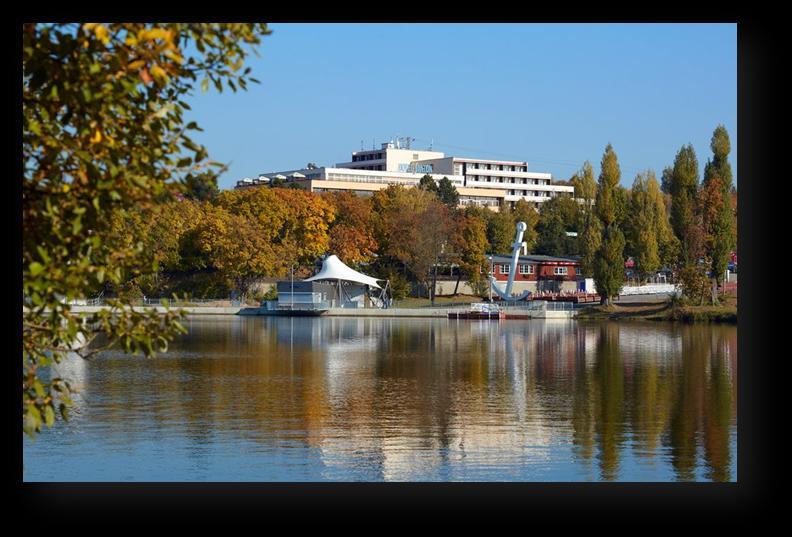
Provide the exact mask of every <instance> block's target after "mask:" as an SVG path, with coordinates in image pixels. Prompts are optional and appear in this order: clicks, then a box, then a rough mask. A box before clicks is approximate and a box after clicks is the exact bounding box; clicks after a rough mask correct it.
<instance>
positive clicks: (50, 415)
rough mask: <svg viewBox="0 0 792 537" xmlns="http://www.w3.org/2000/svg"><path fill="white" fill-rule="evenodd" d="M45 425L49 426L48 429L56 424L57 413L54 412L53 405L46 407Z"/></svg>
mask: <svg viewBox="0 0 792 537" xmlns="http://www.w3.org/2000/svg"><path fill="white" fill-rule="evenodd" d="M44 423H46V424H47V427H52V425H53V424H54V423H55V411H54V410H52V405H47V406H46V407H44Z"/></svg>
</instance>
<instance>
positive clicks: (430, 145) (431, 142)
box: [429, 138, 434, 151]
mask: <svg viewBox="0 0 792 537" xmlns="http://www.w3.org/2000/svg"><path fill="white" fill-rule="evenodd" d="M433 146H434V138H432V139H431V141H430V142H429V151H431V150H432V147H433Z"/></svg>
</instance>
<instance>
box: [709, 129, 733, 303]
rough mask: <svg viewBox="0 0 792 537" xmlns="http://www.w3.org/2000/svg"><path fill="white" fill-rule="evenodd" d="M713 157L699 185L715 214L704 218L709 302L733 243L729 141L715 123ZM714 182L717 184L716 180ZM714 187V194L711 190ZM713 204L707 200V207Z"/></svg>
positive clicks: (715, 296) (714, 293) (727, 261)
mask: <svg viewBox="0 0 792 537" xmlns="http://www.w3.org/2000/svg"><path fill="white" fill-rule="evenodd" d="M710 148H711V149H712V154H713V158H712V160H707V164H706V165H705V166H704V180H703V188H704V190H706V191H708V192H709V195H708V196H706V197H702V202H703V200H704V199H705V198H706V199H707V200H709V201H710V202H711V203H714V204H716V207H717V212H716V214H715V215H708V216H709V217H710V218H704V220H705V222H706V223H705V230H706V233H707V240H706V244H707V248H706V251H707V257H708V258H709V259H710V260H711V266H710V274H711V278H712V303H713V304H714V303H716V302H717V300H718V298H717V286H718V283H717V282H718V279H720V278H721V277H722V276H723V275H724V274H725V273H726V267H727V266H728V263H729V253H730V252H731V250H732V249H734V247H735V246H736V243H737V236H736V227H737V226H736V222H735V218H734V211H733V209H732V207H731V189H732V169H731V164H729V152H730V151H731V143H730V141H729V133H728V132H727V131H726V127H724V126H723V125H718V126H717V127H716V128H715V131H714V132H713V133H712V139H711V141H710ZM716 183H717V184H716ZM713 189H715V190H718V194H715V192H712V190H713ZM713 208H714V207H713V206H712V204H710V207H709V209H710V210H712V209H713Z"/></svg>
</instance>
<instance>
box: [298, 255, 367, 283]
mask: <svg viewBox="0 0 792 537" xmlns="http://www.w3.org/2000/svg"><path fill="white" fill-rule="evenodd" d="M316 280H346V281H350V282H357V283H362V284H365V285H370V286H371V287H376V288H377V289H382V287H380V286H379V284H378V283H377V279H376V278H372V277H371V276H366V275H365V274H361V273H360V272H358V271H356V270H353V269H351V268H349V267H348V266H346V265H345V264H344V262H343V261H341V260H340V259H338V257H336V256H334V255H331V256H330V257H328V258H327V259H325V260H324V263H322V270H320V271H319V274H317V275H316V276H311V277H310V278H306V279H305V280H303V281H306V282H312V281H316Z"/></svg>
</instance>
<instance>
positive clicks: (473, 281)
mask: <svg viewBox="0 0 792 537" xmlns="http://www.w3.org/2000/svg"><path fill="white" fill-rule="evenodd" d="M485 210H487V209H485ZM453 224H454V227H453V230H452V236H451V242H452V247H453V250H454V251H455V252H456V253H457V254H458V256H457V257H456V259H455V260H454V261H455V263H456V264H457V265H458V267H459V270H458V273H457V281H456V286H455V287H454V294H455V295H456V294H457V293H458V292H459V283H460V281H461V279H462V277H463V276H464V277H465V278H466V279H467V281H468V282H469V283H470V285H471V287H472V288H473V289H474V291H475V292H476V293H477V294H481V293H483V291H484V289H486V285H487V282H486V279H485V277H484V275H483V274H482V273H481V269H482V267H485V266H486V265H487V259H486V257H485V254H486V253H487V248H488V246H489V243H488V242H487V224H486V222H485V221H484V219H483V218H481V217H480V216H477V215H476V214H474V213H473V212H470V213H468V212H464V213H459V214H458V215H456V216H455V217H454V221H453Z"/></svg>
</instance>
